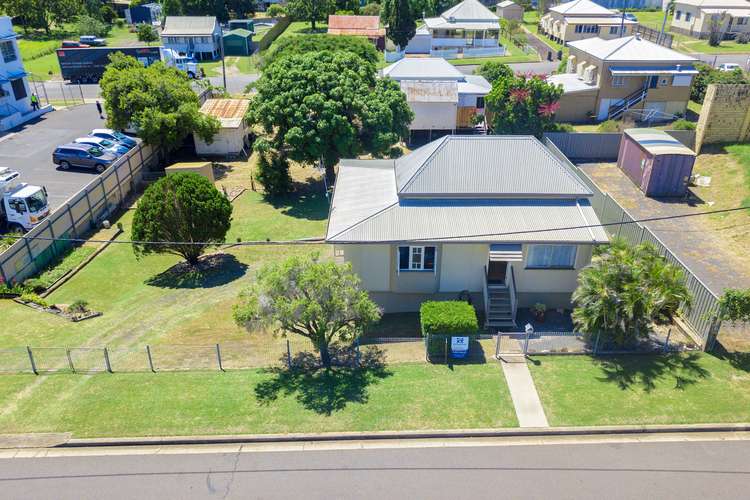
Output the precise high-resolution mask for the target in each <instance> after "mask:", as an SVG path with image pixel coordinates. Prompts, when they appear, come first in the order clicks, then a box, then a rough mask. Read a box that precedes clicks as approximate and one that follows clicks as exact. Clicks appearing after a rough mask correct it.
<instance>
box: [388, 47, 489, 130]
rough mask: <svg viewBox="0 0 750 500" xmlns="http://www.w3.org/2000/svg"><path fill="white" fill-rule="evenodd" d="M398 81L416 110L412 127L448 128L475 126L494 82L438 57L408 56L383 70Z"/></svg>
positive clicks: (414, 128)
mask: <svg viewBox="0 0 750 500" xmlns="http://www.w3.org/2000/svg"><path fill="white" fill-rule="evenodd" d="M382 74H383V77H386V78H391V79H392V80H396V81H397V82H398V83H399V85H400V86H401V90H402V91H403V92H404V93H405V94H406V101H407V102H408V103H409V107H410V108H411V110H412V111H413V112H414V120H413V121H412V123H411V125H410V126H409V129H410V130H425V131H429V133H430V134H431V133H432V131H449V132H454V131H456V130H459V129H469V128H473V127H474V120H475V116H477V115H483V114H484V98H485V96H486V95H487V94H489V92H490V90H492V85H490V83H489V82H488V81H487V80H486V79H485V78H484V77H483V76H479V75H465V74H463V73H461V72H460V71H459V70H458V69H457V68H456V67H455V66H453V65H452V64H451V63H449V62H448V61H446V60H445V59H441V58H438V57H425V58H405V59H401V60H400V61H397V62H395V63H393V64H391V65H390V66H387V67H385V68H384V69H383V72H382Z"/></svg>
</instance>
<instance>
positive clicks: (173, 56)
mask: <svg viewBox="0 0 750 500" xmlns="http://www.w3.org/2000/svg"><path fill="white" fill-rule="evenodd" d="M161 59H162V61H164V64H166V65H167V66H171V67H173V68H177V69H179V70H180V71H184V72H185V73H187V75H188V76H189V77H190V78H199V77H200V70H199V69H198V63H197V62H195V59H193V58H192V57H187V56H183V55H180V54H179V53H178V52H177V51H176V50H174V49H164V48H163V49H161Z"/></svg>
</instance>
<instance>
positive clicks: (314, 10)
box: [286, 0, 336, 31]
mask: <svg viewBox="0 0 750 500" xmlns="http://www.w3.org/2000/svg"><path fill="white" fill-rule="evenodd" d="M286 11H287V13H288V14H289V15H290V16H291V17H292V18H293V19H298V20H300V21H307V22H309V23H310V27H311V28H312V31H315V23H317V22H319V21H321V22H322V21H326V20H327V19H328V16H329V15H330V14H333V13H334V12H336V2H335V1H334V0H288V1H287V4H286Z"/></svg>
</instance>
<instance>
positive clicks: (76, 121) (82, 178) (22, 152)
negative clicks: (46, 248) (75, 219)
mask: <svg viewBox="0 0 750 500" xmlns="http://www.w3.org/2000/svg"><path fill="white" fill-rule="evenodd" d="M103 126H104V120H101V119H99V115H98V114H97V112H96V108H95V107H94V105H93V104H86V105H82V106H76V107H72V108H67V109H62V110H56V111H52V112H50V113H47V114H45V115H43V116H42V117H41V118H40V119H38V120H34V121H31V122H28V123H26V124H24V125H22V126H21V127H20V129H19V130H17V131H15V132H11V133H9V134H6V135H4V136H2V137H0V166H2V167H10V168H12V169H13V170H18V171H19V172H20V173H21V180H22V181H23V182H28V183H29V184H35V185H37V186H46V188H47V192H48V195H49V201H50V207H51V208H52V209H53V210H54V209H55V208H57V207H58V206H60V205H61V204H62V203H63V202H65V200H67V199H68V198H70V197H71V196H72V195H73V194H75V193H77V192H78V191H79V190H80V189H81V188H82V187H83V186H85V185H86V184H88V183H89V182H91V180H92V179H93V178H94V177H95V175H96V173H95V172H94V171H93V170H73V169H71V170H69V171H67V172H63V171H62V170H58V169H57V168H56V166H55V164H54V163H52V151H54V149H55V148H56V147H57V146H59V145H60V144H65V143H66V142H70V141H72V140H74V139H76V138H78V137H81V136H85V135H86V134H88V133H89V132H91V130H92V129H94V128H97V127H103Z"/></svg>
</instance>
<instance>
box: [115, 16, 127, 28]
mask: <svg viewBox="0 0 750 500" xmlns="http://www.w3.org/2000/svg"><path fill="white" fill-rule="evenodd" d="M115 26H117V27H118V28H124V27H125V19H122V18H119V17H118V18H117V19H115Z"/></svg>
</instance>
